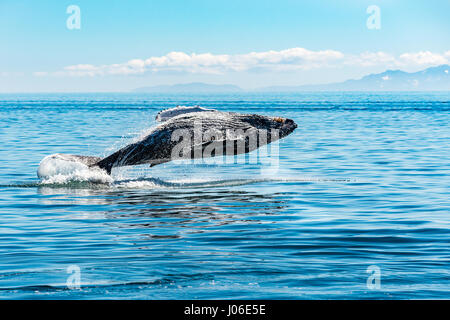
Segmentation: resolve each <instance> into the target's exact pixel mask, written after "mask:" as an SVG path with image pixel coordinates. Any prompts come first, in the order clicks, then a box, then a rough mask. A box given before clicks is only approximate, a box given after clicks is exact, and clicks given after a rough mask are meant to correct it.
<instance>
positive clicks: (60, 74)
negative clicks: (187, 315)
mask: <svg viewBox="0 0 450 320" xmlns="http://www.w3.org/2000/svg"><path fill="white" fill-rule="evenodd" d="M74 8H75V9H74ZM78 12H79V14H78ZM449 12H450V1H448V0H433V1H414V0H396V1H393V0H390V1H388V0H370V1H366V0H340V1H336V0H305V1H299V0H277V1H264V0H258V1H254V0H239V1H238V0H226V1H223V0H209V1H206V0H202V1H200V0H184V1H181V0H180V1H178V0H147V1H137V0H136V1H114V0H108V1H106V0H70V1H61V0H58V1H56V0H54V1H47V0H39V1H37V0H34V1H33V0H29V1H24V0H0V92H4V93H8V92H12V93H13V92H95V91H97V92H110V91H119V92H122V91H129V90H132V89H134V88H138V87H142V86H152V85H166V84H177V83H189V82H206V83H212V84H235V85H238V86H241V87H242V88H244V89H253V88H258V87H263V86H273V85H303V84H318V83H330V82H337V81H343V80H347V79H350V78H360V77H362V76H364V75H367V74H370V73H378V72H383V71H385V70H387V69H400V70H404V71H417V70H422V69H425V68H427V67H429V66H435V65H440V64H449V62H450V19H448V17H449Z"/></svg>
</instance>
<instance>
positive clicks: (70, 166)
mask: <svg viewBox="0 0 450 320" xmlns="http://www.w3.org/2000/svg"><path fill="white" fill-rule="evenodd" d="M37 175H38V177H39V179H41V182H42V183H44V184H63V183H67V182H71V181H79V182H93V183H107V184H109V183H112V182H113V179H112V178H111V176H109V175H108V174H107V173H106V172H105V171H104V170H101V169H99V168H90V167H88V166H87V165H85V164H84V163H81V162H79V161H76V160H75V159H74V158H71V157H70V156H69V155H64V154H52V155H49V156H47V157H45V158H44V159H42V161H41V163H40V164H39V168H38V170H37Z"/></svg>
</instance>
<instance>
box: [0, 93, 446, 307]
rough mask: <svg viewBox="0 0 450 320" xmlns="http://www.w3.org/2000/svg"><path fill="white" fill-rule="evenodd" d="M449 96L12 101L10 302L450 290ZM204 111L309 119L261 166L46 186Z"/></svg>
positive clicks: (5, 253) (2, 289)
mask: <svg viewBox="0 0 450 320" xmlns="http://www.w3.org/2000/svg"><path fill="white" fill-rule="evenodd" d="M449 101H450V93H449V92H432V93H424V92H408V93H394V92H380V93H361V92H320V93H311V92H309V93H308V92H305V93H279V94H274V93H239V94H173V95H169V94H125V93H123V94H119V93H116V94H113V93H111V94H110V93H98V94H94V93H91V94H2V95H0V119H1V121H0V141H1V142H2V146H1V147H0V298H1V299H449V298H450V250H449V249H450V189H449V186H450V161H449V155H450V102H449ZM176 105H200V106H203V107H209V108H216V109H219V110H224V111H236V112H244V113H259V114H264V115H272V116H281V117H288V118H291V119H293V120H294V121H295V122H296V123H297V124H298V128H297V129H296V130H295V131H294V133H292V134H291V135H289V136H287V137H286V138H284V139H282V140H281V141H280V142H279V144H278V145H277V146H276V147H277V149H276V150H275V151H277V152H273V153H272V149H271V150H270V154H269V153H268V154H266V155H264V153H261V155H260V156H259V157H258V159H257V160H258V161H249V160H248V159H247V158H245V157H243V156H237V157H232V159H231V161H230V159H228V160H227V161H219V160H224V159H223V158H216V159H217V161H212V162H208V163H206V162H205V161H194V162H192V163H184V162H173V163H167V164H162V165H159V166H155V167H152V168H149V167H148V166H137V167H126V168H121V169H117V170H115V171H113V175H112V178H110V180H108V179H106V180H105V181H100V182H98V181H93V180H92V179H91V178H92V177H89V176H86V175H84V174H78V175H71V176H67V175H66V176H64V175H58V176H57V177H52V178H51V179H47V180H39V179H38V177H37V175H36V171H37V168H38V167H39V163H40V161H41V160H42V159H43V158H44V157H45V156H47V155H50V154H53V153H69V154H81V155H93V156H106V155H108V154H110V153H112V152H113V151H115V150H117V149H118V148H120V147H122V146H124V145H126V144H128V143H130V141H133V139H136V137H138V136H139V135H141V134H142V133H143V132H145V130H148V129H149V128H150V127H152V126H154V125H155V124H156V122H155V115H156V114H157V112H158V111H160V110H162V109H165V108H169V107H174V106H176Z"/></svg>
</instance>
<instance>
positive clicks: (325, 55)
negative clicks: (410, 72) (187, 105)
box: [34, 48, 450, 77]
mask: <svg viewBox="0 0 450 320" xmlns="http://www.w3.org/2000/svg"><path fill="white" fill-rule="evenodd" d="M449 63H450V51H447V52H445V53H443V54H439V53H433V52H430V51H420V52H410V53H408V52H407V53H403V54H400V55H398V56H394V55H391V54H389V53H385V52H363V53H360V54H357V55H355V54H344V53H342V52H340V51H336V50H319V51H312V50H307V49H305V48H291V49H286V50H280V51H275V50H270V51H264V52H250V53H246V54H236V55H229V54H212V53H200V54H197V53H191V54H188V53H185V52H176V51H174V52H169V53H168V54H166V55H164V56H159V57H149V58H147V59H133V60H130V61H127V62H125V63H117V64H109V65H92V64H77V65H70V66H67V67H65V68H64V69H63V70H61V71H57V72H35V73H34V75H36V76H46V75H56V76H79V77H83V76H89V77H94V76H107V75H140V74H146V73H160V72H172V73H173V72H176V73H188V74H224V73H228V72H283V71H295V70H308V69H317V68H324V67H342V66H357V67H373V66H382V67H385V68H411V67H429V66H434V65H441V64H449Z"/></svg>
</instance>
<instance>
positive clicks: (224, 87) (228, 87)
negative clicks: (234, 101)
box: [133, 82, 243, 93]
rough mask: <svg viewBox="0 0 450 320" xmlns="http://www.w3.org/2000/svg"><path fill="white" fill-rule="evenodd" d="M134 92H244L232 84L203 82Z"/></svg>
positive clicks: (140, 89)
mask: <svg viewBox="0 0 450 320" xmlns="http://www.w3.org/2000/svg"><path fill="white" fill-rule="evenodd" d="M133 91H134V92H152V93H158V92H160V93H171V92H173V93H190V92H195V93H202V92H237V91H243V90H242V89H241V88H240V87H238V86H235V85H232V84H220V85H218V84H207V83H202V82H192V83H180V84H174V85H162V86H153V87H142V88H137V89H134V90H133Z"/></svg>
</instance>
